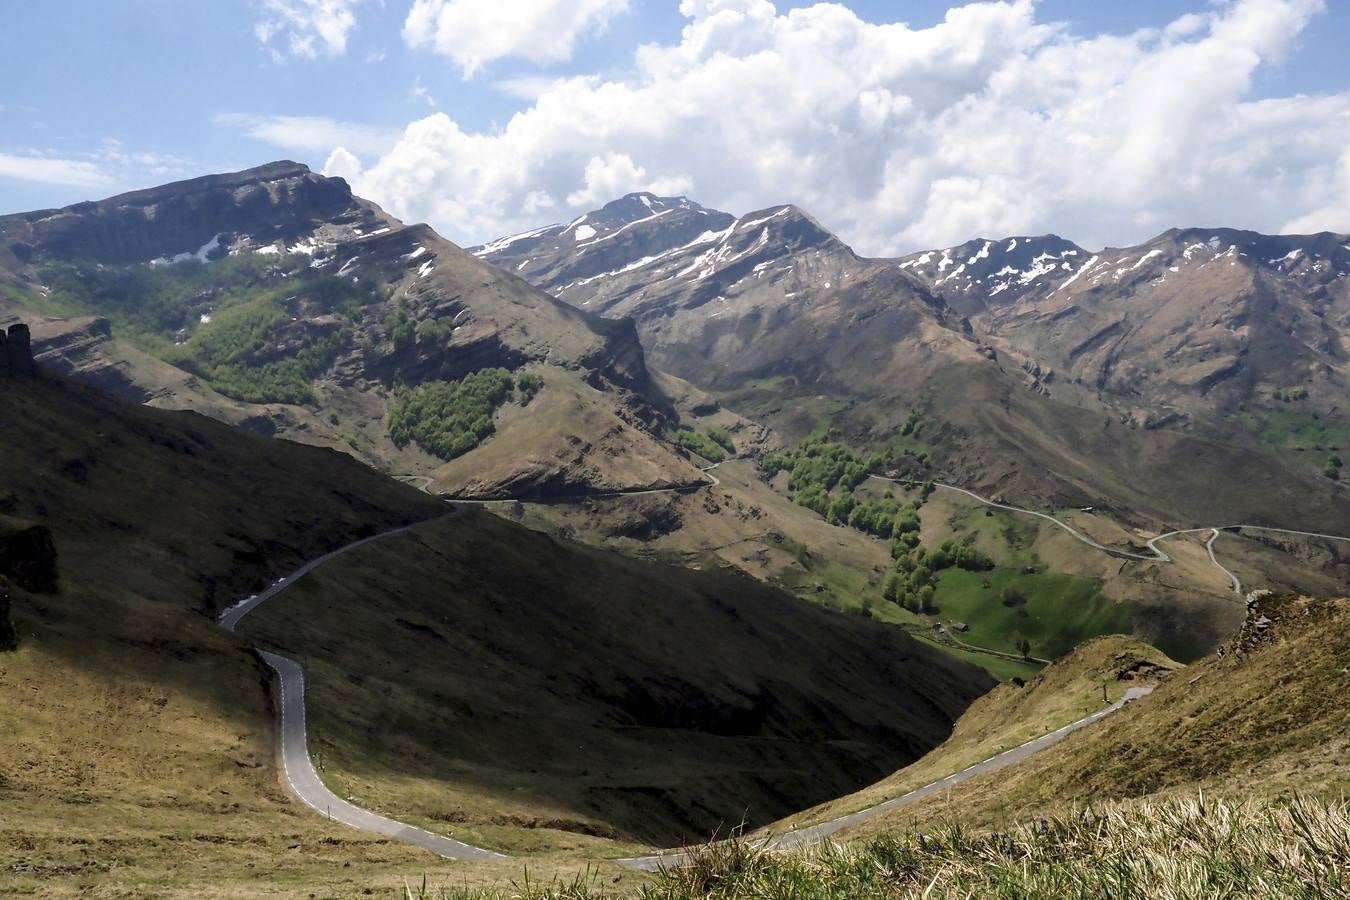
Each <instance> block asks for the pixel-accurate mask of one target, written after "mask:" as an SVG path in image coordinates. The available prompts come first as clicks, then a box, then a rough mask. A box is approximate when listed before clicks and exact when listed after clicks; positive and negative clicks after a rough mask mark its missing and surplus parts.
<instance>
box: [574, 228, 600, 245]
mask: <svg viewBox="0 0 1350 900" xmlns="http://www.w3.org/2000/svg"><path fill="white" fill-rule="evenodd" d="M572 236H573V237H574V238H576V240H577V242H578V243H579V242H581V241H585V240H589V239H590V238H593V237H595V229H594V228H592V227H591V226H589V225H578V226H577V230H576V231H574V232H572Z"/></svg>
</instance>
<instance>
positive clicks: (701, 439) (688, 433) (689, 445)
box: [675, 425, 735, 463]
mask: <svg viewBox="0 0 1350 900" xmlns="http://www.w3.org/2000/svg"><path fill="white" fill-rule="evenodd" d="M723 431H725V429H723ZM675 439H676V440H677V441H679V444H680V446H681V447H683V448H684V449H686V450H688V451H689V452H690V453H697V454H698V455H699V456H701V457H703V458H704V459H706V460H707V461H708V462H711V463H720V462H721V461H722V460H724V459H726V458H727V450H726V447H725V445H723V444H722V443H721V442H720V441H718V440H716V439H714V438H713V436H712V434H711V432H710V433H708V434H704V433H702V432H699V431H695V430H694V429H692V428H690V427H689V426H688V425H681V426H680V429H679V431H677V432H675ZM730 439H731V435H730V434H729V433H728V434H727V440H728V441H730ZM731 449H732V450H733V451H734V450H735V444H732V446H731Z"/></svg>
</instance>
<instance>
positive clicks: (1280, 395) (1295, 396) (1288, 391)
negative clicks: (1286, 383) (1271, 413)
mask: <svg viewBox="0 0 1350 900" xmlns="http://www.w3.org/2000/svg"><path fill="white" fill-rule="evenodd" d="M1271 396H1272V397H1274V398H1275V399H1276V400H1281V401H1283V402H1285V403H1293V402H1295V401H1297V400H1307V399H1308V389H1307V388H1305V387H1303V386H1301V385H1300V386H1299V387H1292V388H1284V389H1283V390H1281V389H1280V388H1276V389H1275V392H1274V393H1273V394H1271Z"/></svg>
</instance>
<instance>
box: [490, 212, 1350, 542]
mask: <svg viewBox="0 0 1350 900" xmlns="http://www.w3.org/2000/svg"><path fill="white" fill-rule="evenodd" d="M471 251H472V252H473V253H475V254H476V255H478V256H479V257H481V258H482V259H485V260H487V261H489V262H492V263H493V264H494V265H497V266H498V267H500V268H502V269H504V270H507V271H511V272H515V273H518V274H519V275H520V276H521V277H523V278H525V279H527V280H529V281H531V282H532V283H534V284H536V285H537V286H539V287H540V288H541V289H543V290H545V291H548V292H550V293H552V294H554V295H555V296H557V297H559V298H560V299H563V300H565V301H567V302H569V303H571V304H573V305H574V306H576V307H577V308H579V309H585V310H588V311H596V312H600V313H602V314H604V315H608V316H624V317H631V318H632V319H633V320H634V322H635V323H636V325H637V329H638V333H639V335H640V337H641V339H642V342H643V345H644V347H645V348H646V350H647V353H648V356H649V358H650V359H651V360H652V363H653V365H655V366H656V367H658V368H662V369H666V370H668V371H670V372H672V373H674V374H675V375H678V376H680V377H681V378H684V379H687V380H688V381H690V382H692V383H693V384H694V385H696V386H698V387H701V388H704V389H706V390H709V391H711V392H713V393H714V394H715V395H716V396H718V397H719V398H721V399H722V400H723V402H724V403H725V404H726V405H727V406H729V407H730V408H733V409H735V410H737V411H738V412H741V413H743V414H746V415H749V416H750V417H751V418H754V419H758V420H760V421H763V422H765V423H766V424H769V425H771V426H772V427H774V428H776V429H778V430H779V431H781V432H782V433H784V434H785V435H788V436H791V437H800V436H801V435H803V434H805V433H807V432H810V431H812V430H814V429H816V428H819V427H823V426H835V427H839V428H842V429H843V430H844V432H845V433H846V434H847V435H848V436H849V437H850V438H851V439H852V440H853V441H855V442H856V443H859V444H873V445H875V444H877V443H880V442H884V441H885V439H886V436H887V435H888V434H892V433H894V432H895V431H897V430H898V429H899V427H900V425H901V423H902V422H903V420H904V418H905V417H906V415H907V414H908V412H909V411H910V410H911V409H914V408H920V409H922V410H923V411H924V412H925V414H926V415H928V416H930V417H931V418H933V419H935V420H936V421H937V422H938V423H939V427H938V428H937V429H936V430H935V431H934V432H930V435H931V437H933V438H935V443H936V445H937V446H936V447H935V450H936V453H935V454H934V458H935V461H936V462H937V464H938V467H939V470H940V471H942V472H943V473H944V474H945V475H946V476H947V477H949V478H953V479H955V480H958V481H960V482H961V483H966V484H971V485H978V486H981V487H984V488H988V489H991V490H995V491H1005V492H1007V493H1009V494H1010V495H1016V496H1021V497H1023V498H1031V499H1033V500H1036V501H1037V502H1043V503H1046V504H1048V505H1056V506H1064V505H1084V504H1092V505H1097V506H1115V507H1118V508H1121V509H1124V510H1128V511H1131V512H1132V513H1134V514H1139V515H1144V516H1146V517H1151V518H1153V519H1154V520H1155V521H1157V520H1161V521H1164V522H1175V521H1193V520H1198V519H1203V518H1206V517H1210V516H1212V517H1217V518H1219V519H1231V520H1233V521H1237V520H1239V519H1252V518H1257V519H1260V518H1262V517H1264V518H1266V519H1271V518H1272V517H1273V518H1278V516H1279V513H1280V510H1282V509H1284V508H1286V507H1287V503H1288V498H1289V497H1290V496H1293V495H1300V496H1304V497H1307V498H1311V499H1309V500H1306V501H1304V503H1305V505H1307V506H1313V507H1316V508H1317V509H1316V511H1315V512H1313V513H1312V515H1313V517H1314V518H1315V519H1316V520H1317V521H1320V522H1323V523H1332V522H1338V521H1345V518H1346V516H1347V515H1348V514H1350V507H1348V506H1347V501H1346V498H1345V496H1344V495H1343V492H1342V491H1341V489H1340V488H1339V487H1338V486H1337V485H1336V484H1334V483H1329V482H1328V481H1326V480H1319V476H1321V474H1322V472H1323V468H1324V465H1325V463H1326V460H1327V457H1328V455H1329V453H1330V452H1331V451H1330V450H1328V448H1334V447H1337V446H1341V445H1343V444H1344V443H1345V442H1346V440H1347V438H1350V419H1347V409H1346V404H1345V402H1344V398H1345V396H1346V391H1347V376H1348V375H1350V369H1347V355H1346V354H1347V350H1350V343H1348V342H1350V281H1347V280H1346V275H1347V273H1350V237H1347V236H1344V235H1333V234H1320V235H1309V236H1280V237H1269V236H1263V235H1258V234H1254V233H1251V232H1238V231H1232V230H1228V229H1188V230H1175V231H1169V232H1167V233H1166V234H1163V235H1161V236H1159V237H1158V238H1156V239H1154V240H1152V241H1149V242H1147V243H1145V244H1143V245H1141V246H1138V247H1131V248H1123V249H1107V250H1103V251H1100V252H1097V253H1090V252H1088V251H1087V250H1085V249H1083V248H1081V247H1078V246H1077V245H1075V244H1073V243H1071V242H1069V241H1066V240H1064V239H1062V238H1059V237H1055V236H1041V237H1009V238H1003V239H999V240H974V241H971V242H968V243H966V244H963V245H961V246H959V247H954V248H948V249H945V250H932V251H924V252H921V253H915V254H912V255H909V256H906V257H904V258H900V259H867V258H864V257H861V256H859V255H858V254H856V253H854V252H853V251H852V250H851V249H850V248H849V247H848V246H847V245H846V244H845V243H843V242H842V241H841V240H839V239H838V238H837V237H836V236H834V235H833V234H831V233H830V232H829V231H827V230H826V229H825V228H824V227H822V226H821V225H820V224H819V223H818V222H816V221H815V220H814V219H812V218H811V217H810V216H809V215H808V214H806V213H805V212H803V211H802V210H800V209H798V208H796V207H794V206H790V205H789V206H777V207H769V208H767V209H763V210H757V211H755V212H752V213H747V214H745V215H742V216H733V215H730V214H727V213H723V212H719V211H717V210H711V209H707V208H705V207H702V206H700V205H699V204H697V203H694V202H692V201H690V200H688V199H686V198H681V197H657V196H653V195H651V194H632V195H629V196H627V197H624V198H622V199H620V200H617V201H615V202H613V203H610V204H607V205H606V206H605V207H603V208H602V209H599V210H596V211H595V212H592V213H588V214H586V215H583V216H580V217H578V218H577V219H575V220H573V221H571V222H569V223H566V224H558V225H553V226H549V227H546V228H542V229H538V230H534V231H530V232H526V233H524V234H520V235H515V236H512V237H508V238H502V239H499V240H495V241H492V242H490V243H488V244H485V245H482V246H480V247H475V248H471ZM1216 477H1218V478H1222V479H1223V480H1224V481H1225V482H1226V483H1229V484H1234V483H1236V484H1238V485H1241V487H1239V488H1237V489H1235V490H1229V491H1224V492H1215V491H1214V490H1212V485H1213V483H1214V480H1215V478H1216Z"/></svg>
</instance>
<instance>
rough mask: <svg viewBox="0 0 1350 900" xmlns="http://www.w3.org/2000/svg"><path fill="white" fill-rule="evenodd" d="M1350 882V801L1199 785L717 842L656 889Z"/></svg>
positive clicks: (672, 892) (1021, 893)
mask: <svg viewBox="0 0 1350 900" xmlns="http://www.w3.org/2000/svg"><path fill="white" fill-rule="evenodd" d="M1348 890H1350V807H1347V805H1346V804H1345V803H1344V802H1329V803H1328V802H1319V801H1316V800H1312V799H1309V798H1306V797H1296V798H1294V799H1292V800H1290V801H1287V802H1281V803H1274V804H1270V803H1265V802H1261V801H1257V800H1248V801H1243V802H1226V801H1222V800H1215V799H1213V798H1208V797H1206V796H1204V795H1203V794H1197V795H1194V796H1191V797H1188V798H1186V799H1181V800H1173V801H1166V802H1156V803H1155V802H1142V803H1136V804H1132V805H1127V806H1111V807H1106V808H1103V809H1100V810H1093V809H1088V808H1084V809H1081V810H1079V811H1076V812H1074V813H1072V814H1069V815H1064V816H1051V817H1041V818H1039V819H1037V820H1035V821H1033V822H1031V823H1028V824H1025V825H1022V826H1019V827H1016V828H1014V829H1012V830H1010V831H1004V832H995V833H980V832H972V831H969V830H967V829H965V828H963V827H961V826H959V825H940V826H937V827H934V828H930V829H927V830H925V831H917V830H909V831H905V832H899V833H893V834H887V835H884V836H882V837H879V838H877V839H875V840H872V841H869V842H867V843H865V844H861V845H854V846H843V845H825V846H823V847H820V848H817V849H813V850H809V851H805V852H800V853H795V854H789V855H778V854H774V853H771V852H767V851H763V850H758V849H754V848H752V847H751V846H749V845H747V844H745V843H744V842H740V843H732V844H722V845H715V846H710V847H708V848H706V849H704V850H702V851H700V852H699V853H697V854H696V855H695V858H694V862H693V864H692V865H691V866H689V867H688V868H684V869H679V870H674V871H670V872H666V873H664V874H663V875H662V876H661V877H659V878H658V879H657V880H656V882H655V883H654V884H653V885H651V886H650V887H648V888H646V889H644V890H643V891H642V892H641V896H642V897H643V898H644V900H694V898H700V900H846V898H848V900H852V898H887V900H908V898H924V900H936V898H951V900H956V898H962V900H966V898H976V897H979V898H1008V900H1012V898H1017V900H1029V898H1047V900H1049V898H1055V900H1061V898H1081V900H1089V898H1092V900H1097V898H1100V900H1129V898H1139V900H1144V898H1148V900H1200V898H1211V897H1252V898H1266V897H1284V898H1307V900H1314V898H1318V900H1320V898H1332V897H1342V896H1345V893H1346V891H1348Z"/></svg>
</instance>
